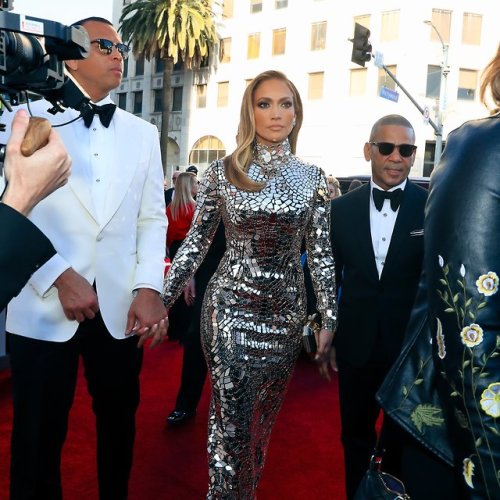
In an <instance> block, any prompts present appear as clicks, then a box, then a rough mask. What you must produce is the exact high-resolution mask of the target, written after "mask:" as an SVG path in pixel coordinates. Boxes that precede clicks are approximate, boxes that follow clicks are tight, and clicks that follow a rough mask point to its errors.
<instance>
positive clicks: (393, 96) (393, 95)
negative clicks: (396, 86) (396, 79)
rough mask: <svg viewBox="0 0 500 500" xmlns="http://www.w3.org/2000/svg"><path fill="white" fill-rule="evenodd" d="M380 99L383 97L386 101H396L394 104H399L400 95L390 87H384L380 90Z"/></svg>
mask: <svg viewBox="0 0 500 500" xmlns="http://www.w3.org/2000/svg"><path fill="white" fill-rule="evenodd" d="M380 97H383V98H384V99H389V101H394V102H398V100H399V94H398V93H397V92H396V91H395V90H392V89H390V88H389V87H382V88H381V89H380Z"/></svg>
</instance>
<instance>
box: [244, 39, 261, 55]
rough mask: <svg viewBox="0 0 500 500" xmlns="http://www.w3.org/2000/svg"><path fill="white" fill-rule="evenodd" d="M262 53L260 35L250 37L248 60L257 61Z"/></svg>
mask: <svg viewBox="0 0 500 500" xmlns="http://www.w3.org/2000/svg"><path fill="white" fill-rule="evenodd" d="M259 52H260V33H251V34H250V35H248V48H247V59H257V58H258V57H259Z"/></svg>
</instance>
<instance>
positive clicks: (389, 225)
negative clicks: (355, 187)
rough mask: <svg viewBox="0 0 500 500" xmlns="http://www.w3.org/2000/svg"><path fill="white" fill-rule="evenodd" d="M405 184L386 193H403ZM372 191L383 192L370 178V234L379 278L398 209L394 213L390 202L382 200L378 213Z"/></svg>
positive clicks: (404, 182)
mask: <svg viewBox="0 0 500 500" xmlns="http://www.w3.org/2000/svg"><path fill="white" fill-rule="evenodd" d="M406 182H407V179H405V180H404V181H403V182H402V183H401V184H399V185H398V186H394V187H392V188H391V189H388V191H395V190H396V189H402V190H403V191H404V189H405V187H406ZM373 189H380V190H381V191H384V190H383V189H382V188H380V187H379V186H377V185H376V184H375V183H374V182H373V178H372V179H370V232H371V236H372V245H373V253H374V254H375V264H376V265H377V271H378V277H379V278H380V277H381V276H382V271H383V269H384V265H385V259H386V257H387V252H388V250H389V245H390V244H391V238H392V232H393V231H394V225H395V224H396V219H397V217H398V213H399V207H398V209H397V210H396V211H395V212H394V210H392V208H391V202H390V201H389V200H384V204H383V206H382V210H381V211H380V212H379V211H378V210H377V208H376V207H375V203H374V201H373V195H372V190H373Z"/></svg>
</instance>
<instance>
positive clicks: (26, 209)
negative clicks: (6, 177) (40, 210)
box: [2, 187, 33, 216]
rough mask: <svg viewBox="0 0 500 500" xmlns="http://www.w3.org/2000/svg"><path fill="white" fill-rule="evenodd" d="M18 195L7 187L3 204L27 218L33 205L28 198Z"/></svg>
mask: <svg viewBox="0 0 500 500" xmlns="http://www.w3.org/2000/svg"><path fill="white" fill-rule="evenodd" d="M17 194H18V195H17V196H16V192H15V191H14V192H12V191H11V190H10V189H9V187H7V189H6V190H5V193H4V195H3V197H2V203H4V204H5V205H9V207H11V208H13V209H14V210H16V211H17V212H19V213H20V214H22V215H25V216H26V215H28V214H29V213H30V212H31V209H32V208H33V204H32V203H31V200H29V199H27V197H26V196H22V195H21V196H19V194H20V193H17Z"/></svg>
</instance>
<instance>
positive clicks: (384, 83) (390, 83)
mask: <svg viewBox="0 0 500 500" xmlns="http://www.w3.org/2000/svg"><path fill="white" fill-rule="evenodd" d="M386 67H387V69H388V70H389V71H390V72H391V73H392V74H393V75H394V76H396V70H397V66H396V65H394V66H386ZM382 87H387V88H388V89H391V90H396V82H395V81H394V80H393V79H392V78H391V77H390V76H389V75H388V74H386V72H385V71H384V70H383V68H380V69H379V70H378V87H377V95H380V90H381V89H382Z"/></svg>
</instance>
